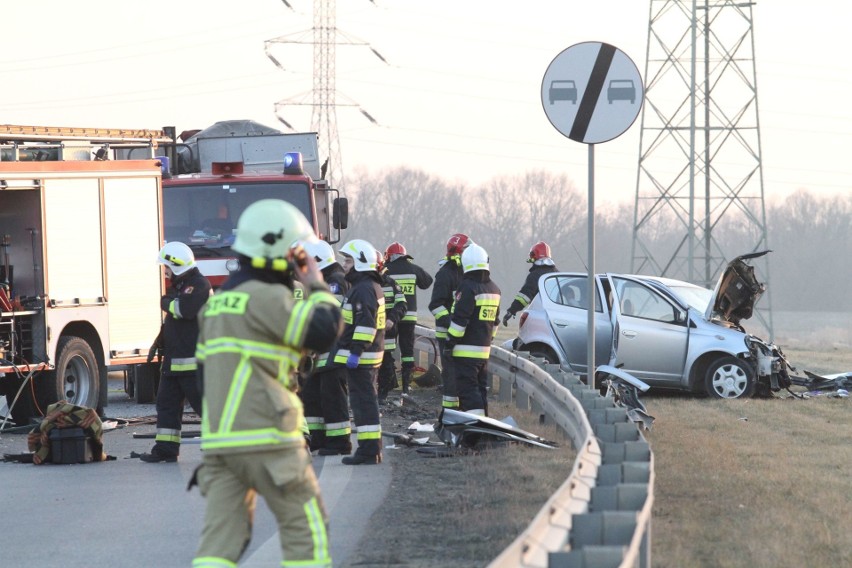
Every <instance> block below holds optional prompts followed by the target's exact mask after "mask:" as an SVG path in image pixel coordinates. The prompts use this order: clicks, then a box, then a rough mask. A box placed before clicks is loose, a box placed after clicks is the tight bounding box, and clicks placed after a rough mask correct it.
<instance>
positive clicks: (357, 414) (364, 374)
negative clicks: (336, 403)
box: [349, 367, 382, 456]
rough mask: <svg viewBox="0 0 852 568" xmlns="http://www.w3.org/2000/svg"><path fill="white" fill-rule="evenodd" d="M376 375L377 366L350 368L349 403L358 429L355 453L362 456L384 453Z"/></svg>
mask: <svg viewBox="0 0 852 568" xmlns="http://www.w3.org/2000/svg"><path fill="white" fill-rule="evenodd" d="M376 375H377V369H376V368H370V367H358V368H357V369H349V405H350V406H351V407H352V417H353V419H354V420H355V428H356V430H357V431H358V434H357V436H356V437H357V439H358V448H357V449H356V450H355V454H357V455H361V456H379V455H381V454H382V424H381V421H380V420H379V399H378V397H377V395H376Z"/></svg>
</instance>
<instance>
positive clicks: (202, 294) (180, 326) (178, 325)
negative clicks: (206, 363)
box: [160, 268, 210, 375]
mask: <svg viewBox="0 0 852 568" xmlns="http://www.w3.org/2000/svg"><path fill="white" fill-rule="evenodd" d="M209 297H210V281H209V280H207V278H206V277H205V276H204V275H203V274H201V271H199V270H198V268H191V269H189V270H188V271H186V272H185V273H184V274H181V275H180V276H178V277H173V278H172V287H171V288H170V289H169V293H168V294H166V295H165V296H163V297H162V298H161V299H160V307H161V308H162V309H163V311H164V312H166V318H165V320H164V321H163V345H162V351H163V374H165V375H175V374H180V373H194V372H195V370H196V368H197V367H198V365H197V363H196V360H195V342H196V340H197V339H198V319H197V316H198V313H199V311H200V310H201V307H202V306H203V305H204V303H205V302H206V301H207V298H209Z"/></svg>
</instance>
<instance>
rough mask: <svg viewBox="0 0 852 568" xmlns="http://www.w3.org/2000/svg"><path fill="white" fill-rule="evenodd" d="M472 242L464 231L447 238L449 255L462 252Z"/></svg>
mask: <svg viewBox="0 0 852 568" xmlns="http://www.w3.org/2000/svg"><path fill="white" fill-rule="evenodd" d="M472 242H473V241H471V240H470V237H468V236H467V235H465V234H464V233H456V234H455V235H453V236H451V237H450V238H449V239H448V240H447V256H456V255H457V254H461V253H462V251H464V249H466V248H467V247H468V245H470V244H471V243H472Z"/></svg>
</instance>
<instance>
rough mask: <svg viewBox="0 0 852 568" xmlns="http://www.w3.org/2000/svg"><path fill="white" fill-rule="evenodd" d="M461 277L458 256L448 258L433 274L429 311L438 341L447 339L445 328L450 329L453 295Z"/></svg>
mask: <svg viewBox="0 0 852 568" xmlns="http://www.w3.org/2000/svg"><path fill="white" fill-rule="evenodd" d="M461 277H462V267H461V259H460V258H459V257H458V255H456V256H454V257H452V258H448V259H447V261H446V262H445V263H444V265H443V266H441V268H439V269H438V272H437V273H436V274H435V284H434V286H432V300H431V301H430V302H429V311H430V312H432V315H433V316H435V337H436V338H438V339H446V338H447V328H448V327H450V311H451V310H452V309H453V294H455V292H456V289H457V288H458V287H459V282H461Z"/></svg>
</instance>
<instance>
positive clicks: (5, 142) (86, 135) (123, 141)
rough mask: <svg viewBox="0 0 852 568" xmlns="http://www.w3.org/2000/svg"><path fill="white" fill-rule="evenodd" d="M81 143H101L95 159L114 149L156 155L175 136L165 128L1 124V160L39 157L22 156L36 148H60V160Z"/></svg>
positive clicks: (148, 155) (149, 156)
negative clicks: (160, 147) (66, 150)
mask: <svg viewBox="0 0 852 568" xmlns="http://www.w3.org/2000/svg"><path fill="white" fill-rule="evenodd" d="M81 144H89V145H91V146H97V145H101V149H100V150H97V152H96V158H95V159H106V156H108V154H109V150H110V149H111V148H112V149H127V150H133V149H135V148H147V149H148V152H147V155H146V156H144V157H145V158H153V157H154V152H155V149H156V148H157V146H158V145H160V144H166V145H169V144H174V139H173V137H171V136H169V135H168V134H167V133H166V132H165V131H164V130H144V129H124V128H76V127H64V126H20V125H14V124H2V125H0V149H3V150H5V151H4V153H3V154H2V155H0V161H2V160H11V161H19V160H28V159H40V158H34V157H33V156H32V155H31V154H27V153H25V154H24V156H22V155H21V153H20V150H22V149H33V148H35V149H41V150H44V149H58V150H59V155H60V156H61V157H58V159H68V158H67V157H66V156H65V153H64V152H63V150H65V149H69V148H70V149H77V150H79V149H80V146H81ZM9 150H11V152H9ZM55 159H57V158H55ZM71 159H75V158H71ZM76 159H79V158H76Z"/></svg>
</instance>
